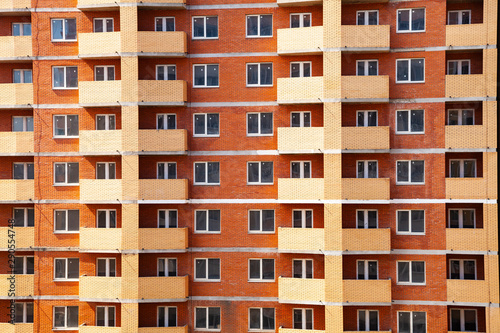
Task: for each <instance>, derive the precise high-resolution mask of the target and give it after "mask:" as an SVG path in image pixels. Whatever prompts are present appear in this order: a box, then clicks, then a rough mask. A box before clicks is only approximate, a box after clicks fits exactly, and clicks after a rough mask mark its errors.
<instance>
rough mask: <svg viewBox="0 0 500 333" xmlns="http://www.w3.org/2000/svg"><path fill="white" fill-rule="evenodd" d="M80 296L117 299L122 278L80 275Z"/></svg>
mask: <svg viewBox="0 0 500 333" xmlns="http://www.w3.org/2000/svg"><path fill="white" fill-rule="evenodd" d="M79 288H80V292H79V296H80V298H86V299H92V298H100V299H119V298H121V293H122V278H120V277H104V276H81V277H80V280H79Z"/></svg>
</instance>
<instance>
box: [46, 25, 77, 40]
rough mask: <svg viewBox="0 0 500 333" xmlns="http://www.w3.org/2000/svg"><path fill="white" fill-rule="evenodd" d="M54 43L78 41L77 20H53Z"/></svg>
mask: <svg viewBox="0 0 500 333" xmlns="http://www.w3.org/2000/svg"><path fill="white" fill-rule="evenodd" d="M51 22H52V41H53V42H62V41H76V19H52V20H51Z"/></svg>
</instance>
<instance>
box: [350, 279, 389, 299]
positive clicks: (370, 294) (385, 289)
mask: <svg viewBox="0 0 500 333" xmlns="http://www.w3.org/2000/svg"><path fill="white" fill-rule="evenodd" d="M343 284H344V288H343V291H344V293H343V301H344V302H349V303H357V302H359V303H378V302H382V303H390V302H392V291H391V280H344V281H343Z"/></svg>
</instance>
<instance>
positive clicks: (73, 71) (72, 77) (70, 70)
mask: <svg viewBox="0 0 500 333" xmlns="http://www.w3.org/2000/svg"><path fill="white" fill-rule="evenodd" d="M66 87H68V88H76V87H78V67H66Z"/></svg>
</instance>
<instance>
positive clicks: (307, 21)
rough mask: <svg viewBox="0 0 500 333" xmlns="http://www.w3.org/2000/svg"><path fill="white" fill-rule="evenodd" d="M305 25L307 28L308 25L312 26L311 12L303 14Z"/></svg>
mask: <svg viewBox="0 0 500 333" xmlns="http://www.w3.org/2000/svg"><path fill="white" fill-rule="evenodd" d="M302 17H303V20H304V21H303V26H304V27H305V28H307V27H310V26H311V15H310V14H304V15H303V16H302Z"/></svg>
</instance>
